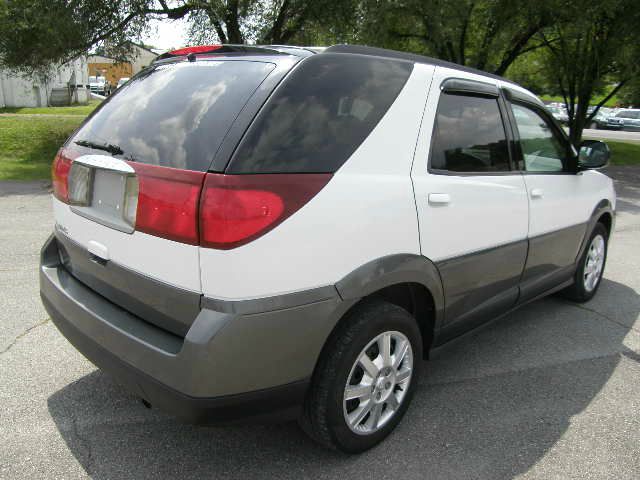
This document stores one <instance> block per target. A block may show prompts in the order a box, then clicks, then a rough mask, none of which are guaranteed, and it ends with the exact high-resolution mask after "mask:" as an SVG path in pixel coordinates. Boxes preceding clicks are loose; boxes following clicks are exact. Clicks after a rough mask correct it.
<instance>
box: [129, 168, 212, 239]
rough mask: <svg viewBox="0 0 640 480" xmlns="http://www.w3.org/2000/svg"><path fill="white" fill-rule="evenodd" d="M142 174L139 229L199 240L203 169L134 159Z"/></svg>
mask: <svg viewBox="0 0 640 480" xmlns="http://www.w3.org/2000/svg"><path fill="white" fill-rule="evenodd" d="M129 165H131V167H133V169H134V170H135V172H136V176H137V177H138V188H139V194H138V209H137V212H136V225H135V228H136V230H138V231H140V232H145V233H148V234H150V235H155V236H157V237H162V238H167V239H169V240H175V241H176V242H183V243H189V244H191V245H197V244H198V203H199V200H200V191H201V189H202V182H203V180H204V177H205V173H203V172H194V171H191V170H179V169H176V168H168V167H158V166H155V165H144V164H141V163H135V162H130V163H129Z"/></svg>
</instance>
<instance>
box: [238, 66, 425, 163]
mask: <svg viewBox="0 0 640 480" xmlns="http://www.w3.org/2000/svg"><path fill="white" fill-rule="evenodd" d="M412 69H413V64H412V63H409V62H399V61H397V60H385V59H380V58H372V57H365V56H355V55H341V54H320V55H316V56H312V57H309V58H307V59H305V60H304V61H303V62H302V64H301V65H300V66H299V68H297V69H296V70H295V71H294V72H292V73H291V74H290V75H289V76H288V77H287V79H286V80H285V82H284V83H283V85H282V86H281V87H280V88H278V90H277V91H276V92H275V93H274V95H273V97H272V98H271V99H270V100H269V102H268V103H267V104H266V105H265V107H264V109H263V110H262V112H260V114H259V116H258V117H257V118H256V120H255V121H254V123H253V125H252V126H251V128H250V129H249V131H248V132H247V134H246V136H245V138H244V139H243V141H242V143H241V144H240V146H239V147H238V150H237V152H236V153H235V154H234V158H233V159H232V161H231V164H230V165H229V168H228V169H227V171H228V172H229V173H333V172H335V171H336V170H337V169H338V168H340V166H341V165H342V164H343V163H344V162H345V161H346V160H347V159H348V158H349V157H350V156H351V154H353V152H354V151H355V150H356V149H357V148H358V146H359V145H360V144H361V143H362V142H363V141H364V139H365V138H366V137H367V136H368V135H369V133H371V131H372V130H373V129H374V127H375V126H376V125H377V124H378V122H379V121H380V119H381V118H382V117H383V116H384V114H385V113H386V112H387V110H388V109H389V107H390V106H391V104H392V103H393V101H394V100H395V99H396V97H397V96H398V94H399V93H400V90H402V87H403V86H404V84H405V83H406V81H407V79H408V78H409V75H410V74H411V71H412Z"/></svg>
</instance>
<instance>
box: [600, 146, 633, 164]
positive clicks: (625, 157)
mask: <svg viewBox="0 0 640 480" xmlns="http://www.w3.org/2000/svg"><path fill="white" fill-rule="evenodd" d="M605 142H607V145H609V148H610V149H611V165H640V143H626V142H612V141H610V140H605Z"/></svg>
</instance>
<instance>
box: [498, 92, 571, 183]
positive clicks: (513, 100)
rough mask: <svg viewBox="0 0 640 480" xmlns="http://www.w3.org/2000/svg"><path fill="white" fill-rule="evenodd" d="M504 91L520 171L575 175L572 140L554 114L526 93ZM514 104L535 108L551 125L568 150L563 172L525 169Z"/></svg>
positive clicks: (525, 173)
mask: <svg viewBox="0 0 640 480" xmlns="http://www.w3.org/2000/svg"><path fill="white" fill-rule="evenodd" d="M502 92H503V94H504V95H503V98H504V102H505V108H506V110H507V112H508V113H507V115H508V118H509V122H510V123H511V128H512V132H513V154H514V157H513V158H514V159H515V162H514V164H515V166H516V168H517V169H518V172H519V173H521V174H523V175H573V174H574V172H573V171H571V162H572V160H573V158H572V155H571V153H573V149H572V146H571V142H570V141H569V138H568V137H567V134H566V133H565V131H564V130H563V129H562V128H561V127H559V126H558V123H557V122H556V120H555V119H554V118H553V116H552V115H551V114H549V113H548V112H547V111H546V110H545V109H544V108H543V106H541V105H540V104H539V103H537V102H534V101H533V100H532V101H529V99H528V97H525V96H524V95H518V96H517V97H516V96H515V95H513V94H512V93H511V92H512V91H511V90H508V89H504V88H503V89H502ZM505 93H506V94H505ZM513 105H521V106H523V107H525V108H529V109H530V110H533V111H534V112H535V113H537V114H538V115H540V116H541V117H542V119H543V120H544V121H545V122H546V123H547V124H548V125H549V126H550V127H551V131H552V132H553V133H554V135H555V136H556V137H557V138H558V139H559V140H560V142H561V143H562V144H563V146H564V147H565V150H566V157H565V158H564V159H563V162H562V165H563V169H562V171H561V172H531V171H528V170H526V169H525V163H524V153H523V151H522V144H521V142H520V132H519V130H518V123H517V122H516V118H515V115H514V113H513Z"/></svg>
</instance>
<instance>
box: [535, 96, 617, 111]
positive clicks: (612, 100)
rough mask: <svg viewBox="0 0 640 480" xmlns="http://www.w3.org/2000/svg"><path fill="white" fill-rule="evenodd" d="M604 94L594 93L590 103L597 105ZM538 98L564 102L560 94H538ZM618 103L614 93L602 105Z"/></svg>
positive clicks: (611, 106) (609, 105) (612, 105)
mask: <svg viewBox="0 0 640 480" xmlns="http://www.w3.org/2000/svg"><path fill="white" fill-rule="evenodd" d="M605 96H606V95H595V96H594V97H593V98H592V99H591V105H598V104H599V103H600V102H601V101H602V100H603V99H604V97H605ZM540 98H541V99H542V101H543V102H559V103H562V104H564V98H563V97H562V95H540ZM619 103H620V99H619V98H618V97H617V96H616V95H614V96H613V97H611V98H610V99H609V100H607V103H605V104H604V106H605V107H609V108H613V107H615V106H616V105H618V104H619Z"/></svg>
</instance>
